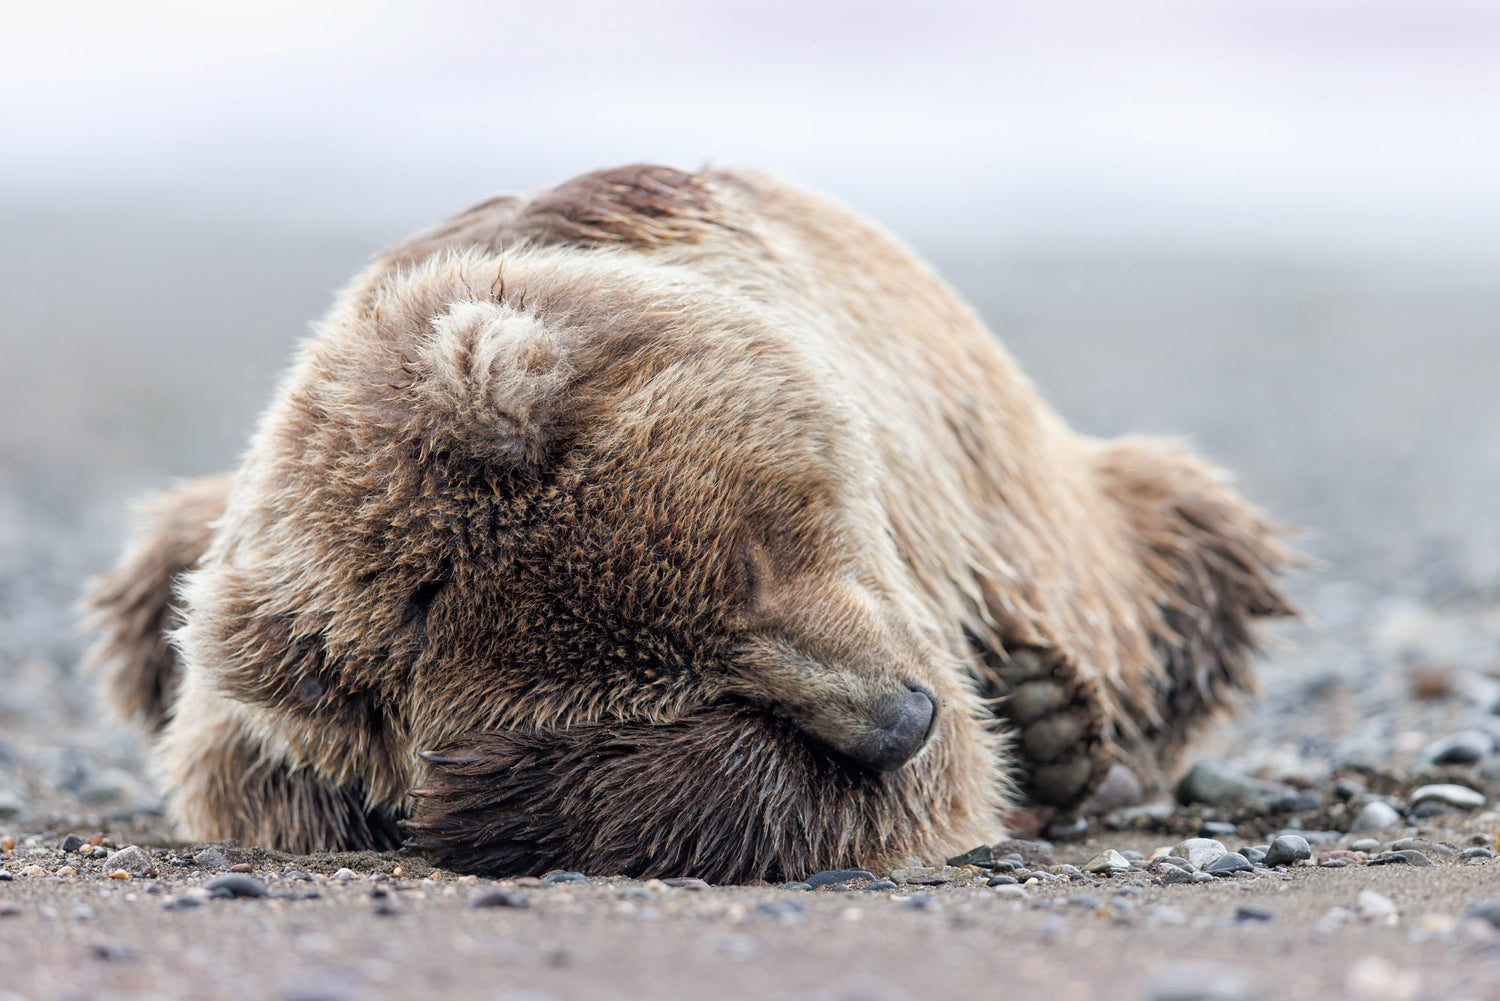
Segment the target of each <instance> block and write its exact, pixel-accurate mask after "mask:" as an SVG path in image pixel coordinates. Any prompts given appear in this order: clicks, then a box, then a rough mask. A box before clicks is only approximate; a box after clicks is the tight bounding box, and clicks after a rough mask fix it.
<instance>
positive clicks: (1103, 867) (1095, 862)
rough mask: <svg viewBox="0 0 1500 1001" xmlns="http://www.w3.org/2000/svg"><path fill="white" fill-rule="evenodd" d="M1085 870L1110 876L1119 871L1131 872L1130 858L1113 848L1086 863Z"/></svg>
mask: <svg viewBox="0 0 1500 1001" xmlns="http://www.w3.org/2000/svg"><path fill="white" fill-rule="evenodd" d="M1083 871H1084V872H1092V873H1096V874H1098V875H1101V876H1108V875H1111V874H1112V873H1117V872H1129V871H1130V860H1129V859H1127V858H1126V857H1125V856H1124V855H1121V854H1120V853H1119V852H1117V851H1115V850H1114V849H1113V848H1111V849H1110V850H1109V851H1106V852H1104V853H1103V854H1101V855H1095V856H1094V857H1093V858H1091V859H1089V860H1088V862H1086V863H1084V866H1083Z"/></svg>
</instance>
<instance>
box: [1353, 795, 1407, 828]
mask: <svg viewBox="0 0 1500 1001" xmlns="http://www.w3.org/2000/svg"><path fill="white" fill-rule="evenodd" d="M1399 823H1401V814H1399V813H1397V812H1396V808H1395V807H1393V806H1391V805H1390V804H1389V803H1382V802H1381V801H1380V800H1378V799H1375V800H1371V801H1370V802H1368V803H1366V804H1365V805H1364V806H1363V807H1362V808H1361V809H1360V811H1359V813H1357V814H1355V815H1354V820H1353V822H1352V823H1350V825H1349V830H1350V832H1351V833H1353V832H1357V831H1385V830H1389V829H1390V828H1392V827H1395V826H1396V825H1397V824H1399Z"/></svg>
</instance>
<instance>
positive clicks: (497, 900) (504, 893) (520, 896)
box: [469, 886, 531, 910]
mask: <svg viewBox="0 0 1500 1001" xmlns="http://www.w3.org/2000/svg"><path fill="white" fill-rule="evenodd" d="M469 906H470V907H473V908H476V909H480V910H483V909H486V908H490V907H513V908H522V907H530V906H531V896H530V894H526V893H522V892H520V891H519V890H507V889H505V888H504V887H501V886H496V887H493V888H491V889H488V890H484V891H481V892H479V893H476V894H474V896H472V897H470V898H469Z"/></svg>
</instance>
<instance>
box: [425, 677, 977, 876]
mask: <svg viewBox="0 0 1500 1001" xmlns="http://www.w3.org/2000/svg"><path fill="white" fill-rule="evenodd" d="M427 760H428V761H429V762H431V763H432V765H433V767H432V768H431V769H430V770H429V774H428V778H427V783H426V788H424V789H420V790H416V791H414V794H413V795H414V806H413V814H412V819H411V820H410V821H409V822H408V824H407V829H408V831H409V833H410V834H411V841H410V846H411V847H412V848H414V849H416V850H418V851H420V852H422V853H423V854H425V855H427V856H428V857H430V858H431V859H432V860H433V861H434V863H435V864H438V865H442V866H446V867H448V868H453V869H458V870H460V871H463V872H477V873H481V874H488V875H497V876H498V875H510V874H514V873H540V872H547V871H549V870H552V869H559V868H570V869H581V870H583V871H585V872H596V873H618V874H620V875H625V876H643V877H644V876H681V875H694V876H698V877H701V878H703V879H707V880H709V881H711V882H716V883H744V882H750V881H753V880H788V879H801V878H803V877H805V876H807V875H808V874H809V873H813V872H818V871H820V870H823V869H832V868H837V867H839V866H841V865H844V864H846V863H848V862H849V860H851V859H871V858H891V857H900V856H901V855H902V854H903V853H904V852H906V851H907V850H908V846H910V845H911V844H912V843H913V842H914V841H920V840H922V839H923V838H925V837H928V836H930V834H928V833H927V832H924V831H922V828H923V827H925V826H931V827H933V828H936V829H940V828H942V827H943V826H944V825H946V824H947V823H949V822H950V817H951V816H952V815H951V814H949V811H950V810H953V809H954V808H955V807H956V809H957V812H958V814H959V815H962V814H963V813H964V812H966V810H965V808H964V806H963V805H962V804H943V803H942V802H941V796H942V791H941V787H940V786H939V787H937V788H932V787H930V786H928V785H927V784H926V781H924V780H930V779H931V778H932V777H933V776H931V775H930V774H923V773H930V772H931V769H921V768H919V769H917V770H916V772H915V773H903V774H899V775H895V776H891V775H881V774H878V773H873V772H869V771H865V770H862V769H851V768H849V767H848V766H847V765H846V764H845V763H843V762H840V761H839V760H837V759H836V758H835V757H833V756H832V755H830V754H829V753H828V752H827V751H824V750H821V749H820V748H819V747H818V745H816V744H814V743H811V742H809V741H807V740H806V739H805V738H803V737H802V736H801V735H800V734H799V733H798V732H797V731H796V730H795V729H794V728H793V727H791V726H790V725H789V724H788V723H787V722H786V721H785V720H783V719H778V718H777V717H775V716H774V715H770V714H767V713H766V712H764V711H763V710H755V709H752V708H749V707H745V706H730V705H725V706H718V707H713V708H710V709H707V710H704V711H703V712H701V713H697V714H695V715H693V716H691V717H689V718H686V719H683V720H679V721H677V722H675V723H670V724H664V725H658V726H648V725H641V724H626V725H618V726H610V727H599V726H592V727H575V728H572V729H569V730H547V731H488V732H480V733H473V734H467V735H465V736H464V737H462V738H460V740H459V741H458V742H457V743H455V744H454V745H453V746H452V747H450V748H447V749H445V750H444V751H442V752H439V753H434V754H431V755H428V756H427ZM934 796H936V797H938V798H937V799H936V800H935V799H934ZM872 816H879V817H881V818H884V819H885V822H883V823H880V824H872V823H870V818H871V817H872Z"/></svg>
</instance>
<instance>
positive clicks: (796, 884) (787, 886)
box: [781, 880, 812, 891]
mask: <svg viewBox="0 0 1500 1001" xmlns="http://www.w3.org/2000/svg"><path fill="white" fill-rule="evenodd" d="M781 888H782V889H783V890H798V891H801V890H811V889H812V887H810V886H808V885H807V884H806V883H804V882H802V881H801V880H793V881H792V882H790V883H782V884H781Z"/></svg>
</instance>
